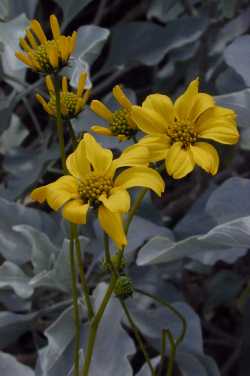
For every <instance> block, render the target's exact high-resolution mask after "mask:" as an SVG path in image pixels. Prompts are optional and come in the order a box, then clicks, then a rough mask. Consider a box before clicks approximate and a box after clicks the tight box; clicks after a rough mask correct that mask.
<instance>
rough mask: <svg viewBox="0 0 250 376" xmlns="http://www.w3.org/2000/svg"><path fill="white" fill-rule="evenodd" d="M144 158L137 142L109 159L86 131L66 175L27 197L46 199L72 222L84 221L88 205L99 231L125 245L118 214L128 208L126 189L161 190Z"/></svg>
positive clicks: (108, 152) (144, 151) (159, 180)
mask: <svg viewBox="0 0 250 376" xmlns="http://www.w3.org/2000/svg"><path fill="white" fill-rule="evenodd" d="M148 160H149V153H148V150H147V148H145V147H143V146H137V145H133V146H130V147H129V148H127V149H126V150H125V151H124V152H123V153H122V154H121V156H120V157H119V158H117V159H113V154H112V151H111V150H108V149H104V148H103V147H102V146H101V145H100V144H99V143H97V142H96V140H95V139H94V137H93V136H91V135H90V134H88V133H87V134H85V135H84V138H83V139H82V141H81V142H80V143H79V144H78V146H77V148H76V150H75V151H74V152H73V153H72V154H71V155H69V157H68V158H67V163H66V164H67V169H68V171H69V173H70V175H67V176H62V177H61V178H59V179H58V180H56V181H55V182H53V183H50V184H48V185H46V186H43V187H40V188H37V189H35V190H34V191H33V192H32V194H31V197H32V199H34V200H36V201H39V202H40V203H42V202H44V201H45V200H46V201H47V202H48V204H49V206H50V207H51V208H52V209H53V210H59V209H60V208H62V215H63V217H64V218H66V219H67V220H68V221H70V222H72V223H76V224H82V223H86V220H87V212H88V210H89V208H93V209H96V210H97V211H98V219H99V222H100V225H101V227H102V228H103V230H104V231H105V232H106V233H107V234H108V235H109V236H110V237H111V239H113V241H114V242H115V243H116V245H117V246H118V247H122V246H124V245H126V244H127V239H126V235H125V233H124V228H123V223H122V214H124V213H127V212H128V211H129V208H130V195H129V193H128V192H127V189H128V188H132V187H147V188H150V189H152V190H153V191H154V192H155V193H156V194H157V195H159V196H160V195H161V193H162V192H163V190H164V181H163V180H162V178H161V176H160V175H159V174H158V173H157V172H156V171H154V170H153V169H151V168H149V167H147V166H146V165H147V164H148ZM128 166H129V168H127V169H125V170H124V169H123V171H122V172H121V173H118V174H117V170H118V169H119V168H120V167H128ZM131 166H132V167H131Z"/></svg>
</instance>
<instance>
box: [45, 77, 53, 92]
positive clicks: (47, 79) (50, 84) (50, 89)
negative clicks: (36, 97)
mask: <svg viewBox="0 0 250 376" xmlns="http://www.w3.org/2000/svg"><path fill="white" fill-rule="evenodd" d="M45 82H46V86H47V88H48V92H49V93H53V94H55V86H54V82H53V80H52V77H51V76H50V75H47V76H46V77H45Z"/></svg>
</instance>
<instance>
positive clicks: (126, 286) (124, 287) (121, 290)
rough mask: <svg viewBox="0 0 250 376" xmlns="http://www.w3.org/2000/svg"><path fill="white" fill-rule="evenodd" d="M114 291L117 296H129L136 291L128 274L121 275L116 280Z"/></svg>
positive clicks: (124, 297)
mask: <svg viewBox="0 0 250 376" xmlns="http://www.w3.org/2000/svg"><path fill="white" fill-rule="evenodd" d="M114 292H115V295H116V297H117V298H120V299H127V298H129V297H130V296H132V295H133V292H134V288H133V284H132V281H131V280H130V279H129V278H128V277H127V276H121V277H119V278H118V279H117V281H116V285H115V290H114Z"/></svg>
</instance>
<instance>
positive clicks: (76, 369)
mask: <svg viewBox="0 0 250 376" xmlns="http://www.w3.org/2000/svg"><path fill="white" fill-rule="evenodd" d="M70 230H71V231H70V244H69V248H70V253H69V254H70V269H71V284H72V298H73V309H74V323H75V349H74V376H79V372H80V366H79V349H80V326H81V322H80V314H79V307H78V293H77V273H76V267H75V257H74V231H73V225H71V229H70Z"/></svg>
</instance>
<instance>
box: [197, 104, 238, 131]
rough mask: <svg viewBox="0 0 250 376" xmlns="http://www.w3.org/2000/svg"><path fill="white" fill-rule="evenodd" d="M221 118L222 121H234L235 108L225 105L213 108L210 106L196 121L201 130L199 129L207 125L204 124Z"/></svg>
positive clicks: (198, 128)
mask: <svg viewBox="0 0 250 376" xmlns="http://www.w3.org/2000/svg"><path fill="white" fill-rule="evenodd" d="M219 119H220V120H222V121H223V120H224V121H232V122H233V123H234V122H235V119H236V114H235V112H234V111H233V110H231V109H229V108H225V107H220V106H214V107H212V108H208V109H207V110H206V111H204V112H203V113H202V114H201V116H200V117H199V118H198V120H197V121H196V128H197V131H198V132H199V130H200V129H202V127H203V126H205V125H204V124H206V123H210V124H211V123H213V122H214V121H216V120H219Z"/></svg>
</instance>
